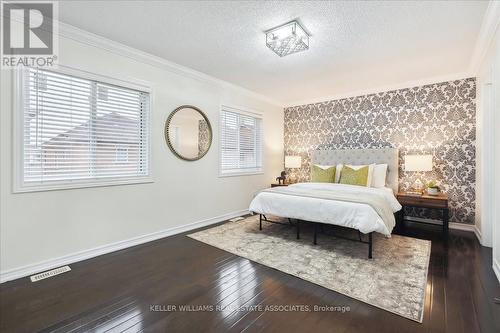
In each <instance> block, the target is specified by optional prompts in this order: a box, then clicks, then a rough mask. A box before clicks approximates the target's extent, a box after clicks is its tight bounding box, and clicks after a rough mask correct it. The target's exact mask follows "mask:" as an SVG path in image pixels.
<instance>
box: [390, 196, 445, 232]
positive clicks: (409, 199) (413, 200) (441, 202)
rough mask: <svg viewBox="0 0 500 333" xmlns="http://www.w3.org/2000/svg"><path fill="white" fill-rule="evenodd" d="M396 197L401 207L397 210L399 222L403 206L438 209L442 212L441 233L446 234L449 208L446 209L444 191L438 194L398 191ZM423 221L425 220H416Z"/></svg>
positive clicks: (401, 219) (402, 216)
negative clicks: (411, 193) (416, 194)
mask: <svg viewBox="0 0 500 333" xmlns="http://www.w3.org/2000/svg"><path fill="white" fill-rule="evenodd" d="M396 197H397V199H398V201H399V203H400V204H401V206H403V209H401V211H400V212H399V218H398V220H399V222H400V223H403V220H404V208H405V207H419V208H427V209H439V210H441V211H442V212H443V235H444V236H445V237H447V236H448V222H449V221H448V219H449V209H448V195H447V194H445V193H439V194H438V195H427V194H424V195H420V196H415V195H410V194H407V193H405V192H399V193H398V194H397V196H396ZM418 223H425V222H418Z"/></svg>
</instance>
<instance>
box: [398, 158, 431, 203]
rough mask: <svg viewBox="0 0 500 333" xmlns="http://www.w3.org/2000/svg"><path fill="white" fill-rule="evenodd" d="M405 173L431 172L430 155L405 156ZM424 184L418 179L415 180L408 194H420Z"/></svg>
mask: <svg viewBox="0 0 500 333" xmlns="http://www.w3.org/2000/svg"><path fill="white" fill-rule="evenodd" d="M404 167H405V172H408V171H432V155H406V156H405V164H404ZM423 190H424V184H423V183H422V181H421V180H420V179H417V180H415V183H413V187H412V190H411V191H410V192H409V193H414V194H422V191H423Z"/></svg>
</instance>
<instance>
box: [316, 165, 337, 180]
mask: <svg viewBox="0 0 500 333" xmlns="http://www.w3.org/2000/svg"><path fill="white" fill-rule="evenodd" d="M325 167H326V168H325ZM335 169H336V167H335V165H334V166H324V165H315V164H313V166H312V168H311V182H313V183H335Z"/></svg>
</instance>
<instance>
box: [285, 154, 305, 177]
mask: <svg viewBox="0 0 500 333" xmlns="http://www.w3.org/2000/svg"><path fill="white" fill-rule="evenodd" d="M301 166H302V157H300V156H285V168H287V169H299V168H300V167H301ZM296 181H297V177H296V176H295V173H294V172H293V170H292V172H291V173H290V177H289V182H290V183H295V182H296Z"/></svg>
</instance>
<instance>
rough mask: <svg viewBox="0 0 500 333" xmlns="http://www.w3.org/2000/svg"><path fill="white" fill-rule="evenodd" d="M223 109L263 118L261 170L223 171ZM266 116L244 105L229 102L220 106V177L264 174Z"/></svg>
mask: <svg viewBox="0 0 500 333" xmlns="http://www.w3.org/2000/svg"><path fill="white" fill-rule="evenodd" d="M223 111H229V112H234V113H237V114H240V115H244V116H250V117H254V118H259V119H260V120H261V122H262V123H261V133H262V137H261V145H262V147H261V154H262V156H261V161H262V167H261V170H250V171H237V172H223V171H222V165H221V164H222V163H221V161H222V112H223ZM264 147H265V144H264V117H263V114H262V113H261V112H257V111H254V110H250V109H249V108H244V107H238V106H231V105H227V104H222V105H221V106H220V112H219V160H218V161H217V163H218V164H219V178H226V177H241V176H253V175H263V174H264V162H265V160H264Z"/></svg>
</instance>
